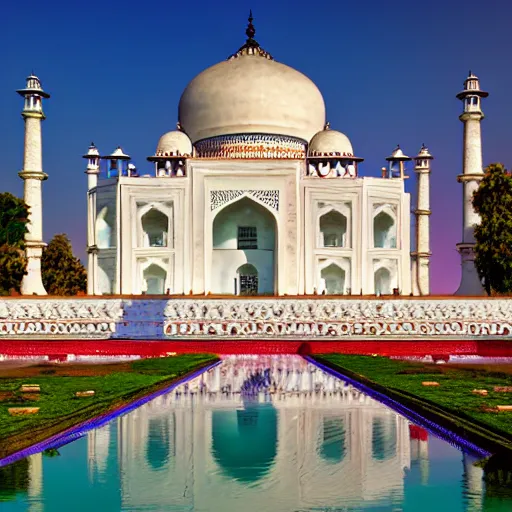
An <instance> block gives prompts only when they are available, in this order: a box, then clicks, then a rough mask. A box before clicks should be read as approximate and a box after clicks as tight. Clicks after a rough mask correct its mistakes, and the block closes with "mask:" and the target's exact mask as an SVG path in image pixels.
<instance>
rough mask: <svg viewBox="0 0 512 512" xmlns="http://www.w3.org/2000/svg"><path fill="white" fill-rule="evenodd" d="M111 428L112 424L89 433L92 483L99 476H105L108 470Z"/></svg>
mask: <svg viewBox="0 0 512 512" xmlns="http://www.w3.org/2000/svg"><path fill="white" fill-rule="evenodd" d="M110 428H111V424H110V423H107V424H106V425H105V426H104V427H101V428H97V429H94V430H91V431H89V432H88V433H87V459H88V462H87V467H88V469H89V480H90V481H91V482H92V481H93V480H94V479H95V478H96V477H97V476H99V477H101V476H103V473H104V472H105V470H106V468H107V459H108V451H109V446H110Z"/></svg>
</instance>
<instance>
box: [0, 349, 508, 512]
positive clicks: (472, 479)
mask: <svg viewBox="0 0 512 512" xmlns="http://www.w3.org/2000/svg"><path fill="white" fill-rule="evenodd" d="M474 461H475V459H474V458H473V457H472V456H470V455H467V454H464V453H462V452H461V451H460V450H459V449H457V448H455V447H453V446H451V445H450V444H448V443H446V442H445V441H443V440H441V439H439V438H437V437H434V436H432V435H431V434H429V433H428V432H427V431H426V430H424V429H423V428H421V427H419V426H416V425H413V424H411V423H410V422H409V421H408V420H407V419H406V418H404V417H402V416H400V415H398V414H396V413H395V412H394V411H392V410H391V409H389V408H387V407H385V406H384V405H382V404H380V403H379V402H377V401H375V400H374V399H372V398H370V397H369V396H367V395H365V394H363V393H362V392H360V391H358V390H357V389H355V388H354V387H352V386H351V385H350V384H348V383H346V382H344V381H342V380H339V379H337V378H335V377H333V376H331V375H328V374H326V373H324V372H323V371H322V370H320V369H319V368H317V367H316V366H314V365H313V364H311V363H308V362H307V361H305V360H304V359H302V358H301V357H299V356H228V357H225V358H224V359H223V361H222V363H221V364H220V365H218V366H215V367H214V368H211V369H210V370H208V371H206V372H205V373H203V374H201V375H200V376H198V377H196V378H195V379H193V380H192V381H189V382H188V383H186V384H182V385H180V386H178V387H177V388H175V389H174V390H173V391H171V392H169V393H166V394H163V395H161V396H159V397H157V398H155V399H154V400H152V401H151V402H148V403H147V404H145V405H143V406H141V407H139V408H138V409H135V410H134V411H132V412H130V413H128V414H125V415H124V416H121V417H118V418H116V419H114V420H112V421H111V422H110V423H108V424H107V425H105V426H104V427H102V428H99V429H96V430H91V431H89V432H87V433H86V434H85V435H84V436H83V437H81V438H79V439H77V440H76V441H73V442H72V443H69V444H67V445H65V446H61V447H58V452H55V451H50V452H47V453H46V454H41V453H39V454H35V455H31V456H30V457H28V458H26V459H23V460H21V461H19V462H16V463H14V464H11V465H9V466H5V467H4V468H0V511H2V512H3V511H4V510H5V511H22V510H27V511H38V512H43V511H61V510H62V511H73V512H75V511H77V512H78V511H88V512H89V511H95V512H96V511H97V512H108V511H119V510H123V511H197V512H200V511H201V512H202V511H219V512H231V511H243V512H253V511H254V512H267V511H269V512H281V511H282V512H288V511H290V512H291V511H293V512H299V511H300V512H302V511H303V512H306V511H329V512H333V511H359V510H363V511H374V512H377V511H378V512H381V511H382V512H383V511H397V512H398V511H404V512H409V511H414V512H423V511H425V512H427V511H429V512H430V511H435V512H442V511H450V512H458V511H461V512H462V511H464V512H470V511H471V512H473V511H474V512H476V511H511V510H512V500H509V499H507V498H506V497H503V496H490V495H489V494H490V493H487V492H486V490H485V486H484V485H483V483H482V472H481V470H480V469H478V468H476V467H475V466H473V462H474Z"/></svg>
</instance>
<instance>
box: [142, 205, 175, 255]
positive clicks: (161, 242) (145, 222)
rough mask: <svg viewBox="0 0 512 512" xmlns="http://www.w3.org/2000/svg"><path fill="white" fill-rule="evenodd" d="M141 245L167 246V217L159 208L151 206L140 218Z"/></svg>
mask: <svg viewBox="0 0 512 512" xmlns="http://www.w3.org/2000/svg"><path fill="white" fill-rule="evenodd" d="M141 223H142V232H143V240H142V242H143V243H142V245H143V247H167V245H168V236H167V235H168V231H169V218H168V217H167V215H165V214H164V213H162V212H161V211H159V210H156V209H154V208H152V209H151V210H149V211H148V212H146V213H145V214H144V215H143V216H142V218H141Z"/></svg>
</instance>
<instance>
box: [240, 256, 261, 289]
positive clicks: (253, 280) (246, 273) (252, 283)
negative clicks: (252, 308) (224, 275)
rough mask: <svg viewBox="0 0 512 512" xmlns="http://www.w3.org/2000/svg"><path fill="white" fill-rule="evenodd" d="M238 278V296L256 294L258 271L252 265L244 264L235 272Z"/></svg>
mask: <svg viewBox="0 0 512 512" xmlns="http://www.w3.org/2000/svg"><path fill="white" fill-rule="evenodd" d="M236 273H237V277H238V287H239V289H238V295H257V294H258V271H257V270H256V267H255V266H254V265H251V264H250V263H244V264H243V265H242V266H240V267H238V270H237V271H236Z"/></svg>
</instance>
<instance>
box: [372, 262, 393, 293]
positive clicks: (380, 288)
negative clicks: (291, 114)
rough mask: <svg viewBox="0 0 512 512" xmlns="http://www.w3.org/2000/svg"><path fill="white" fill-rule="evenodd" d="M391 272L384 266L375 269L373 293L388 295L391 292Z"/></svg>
mask: <svg viewBox="0 0 512 512" xmlns="http://www.w3.org/2000/svg"><path fill="white" fill-rule="evenodd" d="M391 284H392V283H391V272H390V271H389V269H388V268H386V267H380V268H379V269H377V270H376V271H375V294H376V295H390V294H391V293H392V291H393V290H392V289H391V288H392V286H391Z"/></svg>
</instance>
